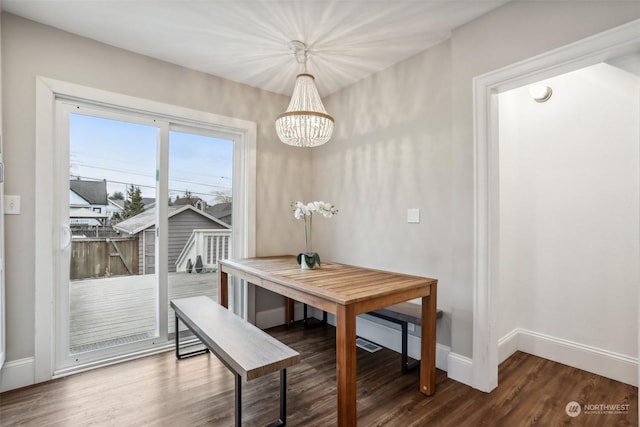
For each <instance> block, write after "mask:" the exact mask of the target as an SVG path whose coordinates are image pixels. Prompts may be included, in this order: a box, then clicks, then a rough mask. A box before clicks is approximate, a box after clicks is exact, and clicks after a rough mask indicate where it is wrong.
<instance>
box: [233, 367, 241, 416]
mask: <svg viewBox="0 0 640 427" xmlns="http://www.w3.org/2000/svg"><path fill="white" fill-rule="evenodd" d="M234 375H235V376H236V411H235V417H236V427H241V425H242V376H241V375H240V374H235V373H234Z"/></svg>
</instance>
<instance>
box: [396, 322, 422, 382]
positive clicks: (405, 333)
mask: <svg viewBox="0 0 640 427" xmlns="http://www.w3.org/2000/svg"><path fill="white" fill-rule="evenodd" d="M400 326H401V328H402V360H401V363H402V368H401V369H402V373H403V374H406V373H407V372H409V371H412V370H414V369H416V368H417V367H419V366H420V361H419V360H417V361H415V362H413V363H409V355H408V353H409V349H408V347H409V328H408V324H407V322H401V323H400Z"/></svg>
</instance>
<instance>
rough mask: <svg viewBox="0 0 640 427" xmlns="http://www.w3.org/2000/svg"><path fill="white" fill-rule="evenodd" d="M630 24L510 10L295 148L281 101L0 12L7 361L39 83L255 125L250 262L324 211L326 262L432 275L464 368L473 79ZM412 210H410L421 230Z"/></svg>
mask: <svg viewBox="0 0 640 427" xmlns="http://www.w3.org/2000/svg"><path fill="white" fill-rule="evenodd" d="M638 17H640V8H639V7H638V2H637V1H607V2H597V1H593V2H591V1H589V2H579V1H572V2H553V3H551V2H520V1H516V2H513V3H510V4H507V5H506V6H504V7H502V8H500V9H498V10H496V11H495V12H492V13H489V14H487V15H485V16H483V17H481V18H479V19H477V20H476V21H473V22H471V23H470V24H467V25H465V26H463V27H461V28H459V29H458V30H456V31H454V33H453V35H452V38H451V39H450V40H449V41H447V42H444V43H442V44H440V45H438V46H435V47H433V48H431V49H429V50H427V51H425V52H423V53H421V54H419V55H416V56H414V57H412V58H410V59H408V60H406V61H404V62H402V63H400V64H397V65H396V66H394V67H391V68H389V69H388V70H385V71H383V72H381V73H378V74H376V75H373V76H371V77H369V78H367V79H364V80H363V81H361V82H359V83H357V84H355V85H352V86H351V87H349V88H346V89H345V90H343V91H341V92H339V93H336V94H334V95H331V96H329V97H328V98H327V99H326V103H325V106H326V107H327V110H328V111H329V113H330V114H332V115H333V116H334V117H335V118H336V134H335V137H334V139H333V140H332V141H331V142H330V143H328V144H327V145H326V146H323V147H320V148H317V149H313V150H312V151H303V150H297V149H295V148H290V147H287V146H285V145H284V144H281V143H280V142H278V140H277V137H276V135H275V132H274V131H273V118H274V117H275V116H276V115H277V114H278V113H279V112H280V111H282V110H284V108H285V107H286V104H287V97H283V96H278V95H274V94H272V93H269V92H264V91H260V90H256V89H253V88H250V87H247V86H243V85H240V84H236V83H233V82H230V81H227V80H223V79H220V78H216V77H212V76H209V75H205V74H202V73H198V72H195V71H191V70H188V69H185V68H181V67H178V66H174V65H170V64H167V63H163V62H161V61H157V60H154V59H151V58H148V57H144V56H141V55H137V54H134V53H131V52H127V51H123V50H120V49H116V48H113V47H109V46H106V45H103V44H100V43H96V42H94V41H90V40H87V39H84V38H81V37H78V36H75V35H71V34H68V33H64V32H61V31H58V30H55V29H53V28H50V27H46V26H43V25H39V24H35V23H33V22H30V21H26V20H23V19H21V18H18V17H15V16H12V15H8V14H6V13H5V14H3V15H2V55H3V58H2V67H3V68H2V77H3V81H2V85H3V90H4V93H3V104H4V111H3V119H4V138H5V147H6V150H5V161H6V163H7V175H6V187H5V191H6V193H7V194H17V195H20V196H22V214H21V215H17V216H8V217H7V218H6V220H7V235H6V247H7V309H8V310H7V315H8V318H7V321H8V322H7V323H8V328H9V331H8V336H7V338H8V341H7V344H8V360H17V359H20V358H25V357H31V356H33V354H34V347H33V338H34V331H33V329H34V277H33V265H32V263H33V256H34V248H35V244H36V241H37V237H36V236H35V235H34V231H33V221H34V214H35V213H34V200H33V197H34V133H35V125H34V123H35V117H34V108H35V76H36V75H42V76H46V77H50V78H54V79H58V80H64V81H69V82H72V83H77V84H82V85H86V86H91V87H95V88H100V89H105V90H110V91H114V92H119V93H124V94H127V95H132V96H137V97H141V98H147V99H151V100H156V101H161V102H166V103H171V104H176V105H181V106H186V107H190V108H194V109H199V110H204V111H208V112H212V113H217V114H223V115H227V116H233V117H238V118H241V119H245V120H252V121H255V122H257V123H258V155H257V161H258V173H257V177H258V178H257V179H258V184H257V236H256V243H257V253H258V254H259V255H267V254H275V253H283V252H287V253H294V252H296V251H297V249H298V248H299V247H300V244H299V242H301V240H300V235H301V234H300V233H301V229H300V224H299V223H297V222H296V221H295V220H294V219H293V217H292V215H291V212H290V209H289V203H290V202H291V201H293V200H298V199H300V200H311V199H324V200H328V201H332V202H334V203H335V204H336V205H337V206H338V208H339V209H340V214H339V215H338V216H337V217H335V218H332V219H329V220H325V219H324V218H323V219H320V220H319V221H316V222H315V224H314V227H315V228H316V230H315V232H314V244H315V246H316V249H317V250H318V252H320V254H321V255H322V256H323V258H326V259H333V260H336V261H341V262H348V263H353V264H359V265H365V266H375V267H378V268H385V269H390V270H397V271H403V272H408V273H416V274H424V275H428V276H433V277H437V278H438V279H439V280H440V285H439V295H438V297H439V305H440V307H441V308H442V309H444V310H445V311H446V312H447V315H446V318H445V322H447V323H448V322H450V328H449V327H448V326H447V328H445V330H444V331H442V332H441V333H440V336H439V337H438V340H439V341H440V342H442V343H444V344H449V343H450V344H451V346H452V350H453V351H454V352H456V353H458V354H461V355H465V356H471V344H472V319H471V310H472V297H473V290H472V287H471V279H472V266H473V258H472V249H473V247H472V244H473V167H472V166H473V134H472V96H471V79H472V78H473V77H474V76H476V75H478V74H482V73H485V72H488V71H491V70H493V69H496V68H499V67H502V66H505V65H508V64H510V63H513V62H515V61H518V60H521V59H525V58H527V57H530V56H532V55H535V54H538V53H542V52H545V51H548V50H550V49H553V48H554V47H558V46H561V45H564V44H566V43H569V42H572V41H575V40H579V39H581V38H584V37H586V36H588V35H590V34H594V33H597V32H600V31H602V30H605V29H607V28H611V27H614V26H616V25H619V24H622V23H625V22H628V21H630V20H632V19H637V18H638ZM318 78H321V76H318ZM309 180H311V181H312V182H313V185H312V188H310V187H308V185H307V182H309ZM407 208H420V209H421V216H422V221H421V223H420V224H407V222H406V212H407ZM275 303H277V301H276V300H275V299H273V298H269V299H268V300H267V302H261V303H260V304H261V306H260V307H259V308H261V309H262V308H269V307H270V306H272V305H273V304H275Z"/></svg>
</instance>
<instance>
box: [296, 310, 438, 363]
mask: <svg viewBox="0 0 640 427" xmlns="http://www.w3.org/2000/svg"><path fill="white" fill-rule="evenodd" d="M367 314H368V315H371V316H374V317H377V318H379V319H384V320H386V321H388V322H393V323H397V324H398V325H400V329H401V331H402V351H401V355H402V356H401V359H400V363H401V371H402V373H403V374H406V373H407V372H409V371H410V370H412V369H415V368H417V367H418V366H420V361H414V362H413V363H409V354H408V347H409V323H413V324H414V325H418V326H422V306H421V305H418V304H414V303H411V302H401V303H400V304H395V305H391V306H389V307H384V308H381V309H379V310H374V311H369V312H368V313H367ZM436 317H437V318H438V319H440V318H441V317H442V310H438V312H437V315H436ZM303 319H304V326H305V327H308V328H310V327H316V326H320V325H325V324H326V323H327V312H326V311H323V312H322V321H320V322H317V323H308V320H307V304H304V317H303Z"/></svg>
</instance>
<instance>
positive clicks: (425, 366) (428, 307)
mask: <svg viewBox="0 0 640 427" xmlns="http://www.w3.org/2000/svg"><path fill="white" fill-rule="evenodd" d="M437 312H438V309H437V286H436V284H433V285H431V291H430V294H429V296H426V297H422V339H421V353H420V354H421V356H420V391H421V392H422V393H423V394H426V395H427V396H431V395H432V394H433V393H435V391H436V321H437Z"/></svg>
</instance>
